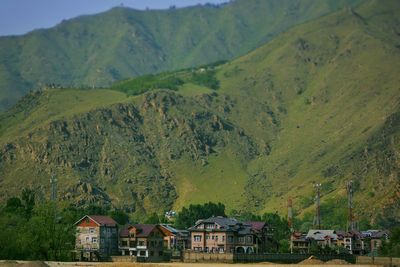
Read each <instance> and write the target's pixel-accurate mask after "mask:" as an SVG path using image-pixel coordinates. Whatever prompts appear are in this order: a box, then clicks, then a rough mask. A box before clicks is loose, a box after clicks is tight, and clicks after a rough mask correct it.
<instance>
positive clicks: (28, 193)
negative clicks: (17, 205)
mask: <svg viewBox="0 0 400 267" xmlns="http://www.w3.org/2000/svg"><path fill="white" fill-rule="evenodd" d="M21 199H22V201H23V203H24V207H25V215H26V218H28V219H29V218H30V217H31V216H32V211H33V208H34V207H35V192H34V191H33V190H32V189H29V188H25V189H23V190H22V194H21Z"/></svg>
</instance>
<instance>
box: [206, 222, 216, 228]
mask: <svg viewBox="0 0 400 267" xmlns="http://www.w3.org/2000/svg"><path fill="white" fill-rule="evenodd" d="M206 228H207V229H214V228H215V224H213V223H212V224H206Z"/></svg>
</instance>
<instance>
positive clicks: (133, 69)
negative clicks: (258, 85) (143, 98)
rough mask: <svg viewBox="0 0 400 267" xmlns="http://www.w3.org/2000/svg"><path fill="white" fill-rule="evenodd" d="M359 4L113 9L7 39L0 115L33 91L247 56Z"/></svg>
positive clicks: (240, 2)
mask: <svg viewBox="0 0 400 267" xmlns="http://www.w3.org/2000/svg"><path fill="white" fill-rule="evenodd" d="M359 2H360V0H327V1H314V0H296V1H293V0H279V1H278V0H268V1H265V0H236V1H232V2H231V3H229V4H225V5H211V4H208V5H205V6H195V7H189V8H183V9H169V10H148V11H138V10H133V9H129V8H121V7H118V8H114V9H112V10H110V11H107V12H104V13H101V14H98V15H92V16H82V17H78V18H76V19H72V20H68V21H63V22H61V23H60V24H59V25H57V26H56V27H54V28H51V29H42V30H36V31H33V32H31V33H28V34H26V35H23V36H10V37H0V111H1V110H5V109H6V108H8V107H10V106H12V105H13V104H14V103H15V101H16V100H17V99H19V98H20V97H21V96H23V95H25V94H26V93H27V92H28V91H30V90H32V89H38V88H41V87H44V86H46V85H49V84H51V85H52V86H54V85H56V86H61V87H71V86H72V87H93V86H94V87H106V86H109V85H110V84H111V83H112V82H113V81H116V80H120V79H124V78H129V77H132V76H139V75H143V74H148V73H158V72H161V71H166V70H174V69H181V68H186V67H191V66H195V65H199V64H205V63H210V62H214V61H217V60H221V59H225V60H226V59H232V58H235V57H238V56H239V55H243V54H245V53H247V52H249V51H251V50H253V49H255V48H256V47H258V46H260V45H261V44H263V43H265V42H266V41H268V40H271V39H272V38H273V37H274V36H276V35H277V34H278V33H280V32H282V31H285V30H287V29H288V28H290V27H291V26H294V25H297V24H299V23H302V22H305V21H308V20H310V19H313V18H317V17H319V16H322V15H325V14H328V13H330V12H332V11H335V10H337V9H338V8H340V7H343V6H348V5H354V4H356V3H359Z"/></svg>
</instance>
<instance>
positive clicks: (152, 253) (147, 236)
mask: <svg viewBox="0 0 400 267" xmlns="http://www.w3.org/2000/svg"><path fill="white" fill-rule="evenodd" d="M164 237H165V233H164V232H163V231H162V229H161V228H160V226H158V225H154V224H133V225H126V226H125V227H124V228H122V229H121V231H120V233H119V251H120V255H124V256H127V255H130V256H132V257H134V258H136V260H137V261H144V262H146V261H151V262H157V261H162V260H163V259H164Z"/></svg>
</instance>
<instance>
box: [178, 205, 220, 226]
mask: <svg viewBox="0 0 400 267" xmlns="http://www.w3.org/2000/svg"><path fill="white" fill-rule="evenodd" d="M212 216H226V215H225V205H224V204H222V203H217V204H215V203H212V202H208V203H205V204H203V205H201V204H195V205H193V204H191V205H189V207H188V208H186V207H183V208H182V210H181V212H179V213H178V215H177V216H176V220H175V226H176V227H177V228H180V229H187V228H189V227H191V226H193V225H194V224H195V222H196V221H197V220H200V219H207V218H209V217H212Z"/></svg>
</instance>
